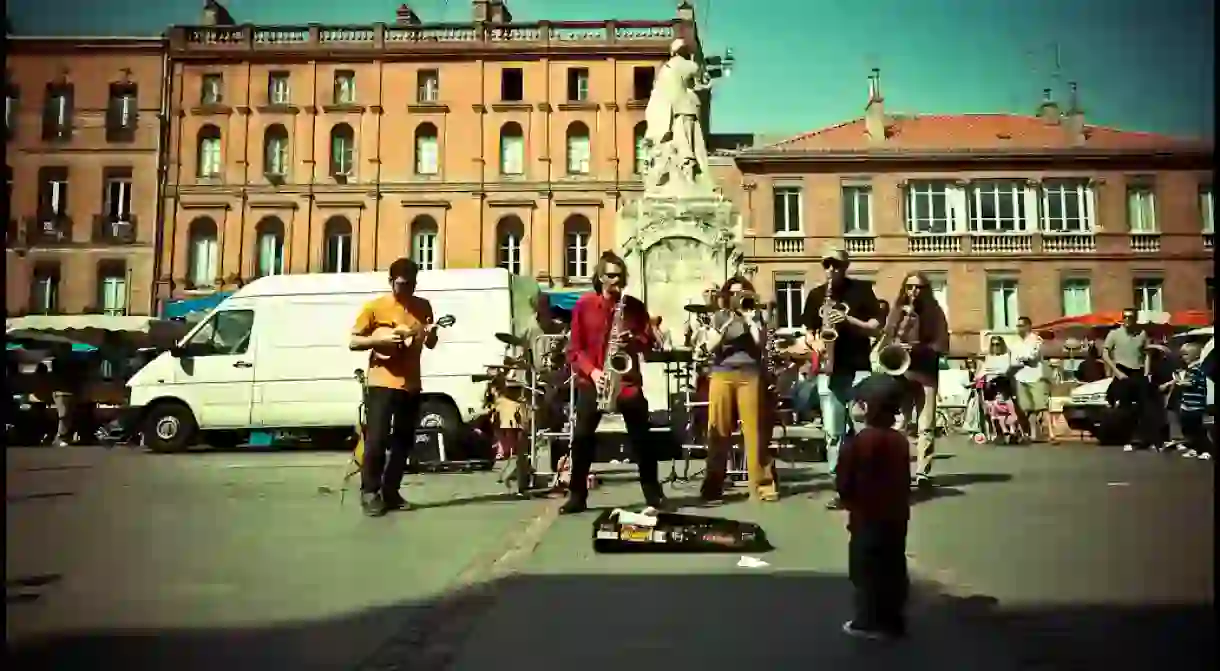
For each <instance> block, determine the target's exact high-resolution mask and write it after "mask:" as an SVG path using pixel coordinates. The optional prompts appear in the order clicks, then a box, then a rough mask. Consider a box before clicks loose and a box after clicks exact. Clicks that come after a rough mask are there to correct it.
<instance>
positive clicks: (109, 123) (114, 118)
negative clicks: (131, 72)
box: [106, 83, 139, 142]
mask: <svg viewBox="0 0 1220 671" xmlns="http://www.w3.org/2000/svg"><path fill="white" fill-rule="evenodd" d="M136 100H137V89H136V86H135V85H134V84H126V83H124V84H111V85H110V102H109V104H108V105H107V107H106V140H107V141H108V142H121V141H131V140H132V139H134V137H133V136H132V134H131V131H133V130H135V127H136V120H137V118H138V117H137V113H138V111H139V110H138V108H137V106H136Z"/></svg>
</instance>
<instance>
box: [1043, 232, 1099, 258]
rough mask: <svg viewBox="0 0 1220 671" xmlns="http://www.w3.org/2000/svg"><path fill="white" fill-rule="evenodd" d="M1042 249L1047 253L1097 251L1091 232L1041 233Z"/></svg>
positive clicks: (1094, 238) (1095, 241)
mask: <svg viewBox="0 0 1220 671" xmlns="http://www.w3.org/2000/svg"><path fill="white" fill-rule="evenodd" d="M1042 251H1043V252H1046V253H1047V254H1078V253H1083V252H1095V251H1097V236H1095V235H1094V234H1092V233H1043V234H1042Z"/></svg>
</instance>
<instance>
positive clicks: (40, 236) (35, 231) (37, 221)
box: [25, 214, 72, 246]
mask: <svg viewBox="0 0 1220 671" xmlns="http://www.w3.org/2000/svg"><path fill="white" fill-rule="evenodd" d="M25 241H26V244H28V245H31V246H35V245H64V244H68V243H70V242H72V219H71V218H69V217H68V216H67V215H64V214H46V215H43V216H40V217H27V218H26V220H25Z"/></svg>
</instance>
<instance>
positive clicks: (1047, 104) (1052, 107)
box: [1038, 89, 1061, 126]
mask: <svg viewBox="0 0 1220 671" xmlns="http://www.w3.org/2000/svg"><path fill="white" fill-rule="evenodd" d="M1038 118H1039V119H1042V120H1043V121H1045V122H1046V123H1048V124H1050V125H1052V126H1058V125H1059V122H1060V121H1061V119H1060V117H1059V103H1057V102H1055V101H1054V99H1053V98H1051V90H1050V89H1042V104H1041V105H1038Z"/></svg>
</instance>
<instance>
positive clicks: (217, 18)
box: [203, 0, 236, 26]
mask: <svg viewBox="0 0 1220 671" xmlns="http://www.w3.org/2000/svg"><path fill="white" fill-rule="evenodd" d="M235 23H236V22H235V21H233V15H232V14H230V13H229V10H227V9H225V7H224V5H222V4H220V3H219V2H217V1H216V0H206V2H204V3H203V25H205V26H232V25H235Z"/></svg>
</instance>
